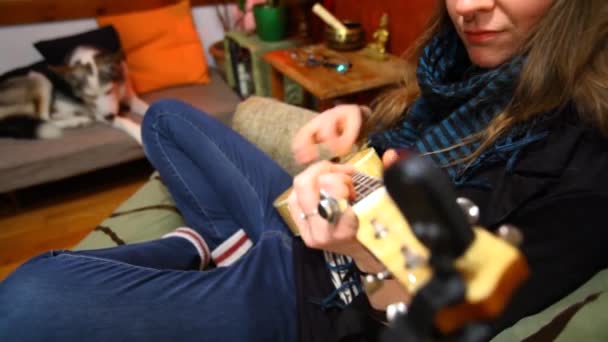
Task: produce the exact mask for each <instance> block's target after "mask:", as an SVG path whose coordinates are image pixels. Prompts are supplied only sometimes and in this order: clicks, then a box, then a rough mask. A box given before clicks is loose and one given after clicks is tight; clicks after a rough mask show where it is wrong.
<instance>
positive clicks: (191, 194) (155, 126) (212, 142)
mask: <svg viewBox="0 0 608 342" xmlns="http://www.w3.org/2000/svg"><path fill="white" fill-rule="evenodd" d="M162 116H173V117H177V118H178V119H180V120H182V121H183V122H185V123H187V124H188V125H190V127H192V128H193V129H194V130H195V131H197V132H198V133H199V134H201V135H202V136H204V137H205V139H207V141H209V142H210V143H211V144H212V145H213V146H214V147H215V148H216V149H217V151H219V152H220V154H221V155H222V156H223V158H224V159H225V160H226V161H227V164H229V165H231V166H232V167H233V168H234V169H235V170H236V171H237V173H238V174H240V175H241V176H242V177H243V179H244V180H245V183H246V184H247V185H248V186H249V188H250V190H251V191H252V192H253V193H254V194H255V196H256V197H257V198H258V201H257V202H258V210H259V212H260V216H262V217H264V219H267V217H266V215H264V210H263V209H262V206H261V203H262V201H261V199H260V196H259V194H258V192H257V191H256V190H255V187H254V186H253V185H252V184H251V182H250V179H249V177H247V175H245V174H244V173H243V172H242V171H241V169H239V168H238V167H237V166H236V165H234V163H233V162H232V161H231V160H230V158H228V157H227V156H226V153H225V152H224V151H223V150H222V148H221V147H220V146H219V145H218V144H216V143H215V141H214V140H213V139H211V138H210V137H209V136H208V135H207V134H206V133H205V132H204V131H203V130H201V129H200V128H199V127H197V126H196V125H195V124H193V123H192V121H190V120H188V119H187V118H185V117H183V116H182V115H180V114H179V113H173V112H169V111H167V110H160V111H158V115H157V118H156V121H155V122H154V125H153V127H154V130H155V133H156V143H157V146H158V147H159V148H160V149H161V150H162V153H163V156H164V157H165V159H166V160H168V161H169V163H170V164H171V168H172V170H173V172H174V173H175V174H178V173H177V168H176V167H175V165H174V164H173V162H171V160H170V159H169V157H168V155H167V153H166V152H165V150H164V149H162V144H161V143H160V140H159V139H158V136H159V134H160V130H159V129H158V122H159V120H160V118H161V117H162ZM179 179H180V182H181V183H182V184H183V185H184V186H185V187H186V189H187V190H188V193H189V194H190V196H191V197H192V198H194V200H195V203H196V205H197V207H198V209H199V210H200V212H201V213H202V214H204V215H206V214H205V212H204V209H203V208H202V207H201V205H200V204H199V203H198V201H196V197H194V195H193V192H192V190H190V188H189V187H188V185H187V184H186V182H184V180H183V178H182V177H181V175H179ZM209 221H211V220H209ZM213 229H214V231H215V232H216V234H218V235H219V232H218V231H217V229H216V227H213Z"/></svg>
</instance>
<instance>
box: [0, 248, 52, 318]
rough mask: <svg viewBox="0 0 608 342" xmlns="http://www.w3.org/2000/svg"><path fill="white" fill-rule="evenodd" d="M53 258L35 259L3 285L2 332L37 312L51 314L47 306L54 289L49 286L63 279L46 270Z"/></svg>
mask: <svg viewBox="0 0 608 342" xmlns="http://www.w3.org/2000/svg"><path fill="white" fill-rule="evenodd" d="M52 257H53V253H52V252H49V253H44V254H41V255H39V256H37V257H34V258H32V259H30V260H29V261H27V262H26V263H25V264H23V265H21V266H20V267H19V268H17V269H16V270H15V271H14V272H13V273H12V274H10V275H9V276H8V277H7V278H6V279H5V280H4V281H2V282H0V317H2V319H1V320H0V321H2V323H0V326H1V327H2V328H0V330H3V328H5V327H4V325H5V324H8V325H10V322H11V321H12V322H19V320H21V319H28V317H31V315H33V314H34V313H44V312H48V310H45V308H44V306H45V305H44V303H45V302H47V303H48V298H49V295H50V294H49V293H48V291H49V290H50V289H51V288H54V287H49V286H48V284H49V280H50V279H49V277H61V276H60V275H57V274H56V273H54V272H49V270H47V269H46V267H45V264H47V262H46V261H48V260H49V258H52ZM55 295H57V296H60V295H61V294H60V293H57V294H55Z"/></svg>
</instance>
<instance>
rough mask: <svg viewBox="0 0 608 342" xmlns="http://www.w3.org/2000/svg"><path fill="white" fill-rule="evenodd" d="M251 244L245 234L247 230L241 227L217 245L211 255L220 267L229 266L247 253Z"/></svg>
mask: <svg viewBox="0 0 608 342" xmlns="http://www.w3.org/2000/svg"><path fill="white" fill-rule="evenodd" d="M251 246H253V243H252V242H251V240H250V239H249V237H248V236H247V234H245V231H244V230H243V229H240V230H238V231H237V232H236V233H234V234H233V235H232V236H231V237H229V238H228V239H226V241H224V242H222V244H220V245H219V246H217V247H216V248H215V249H214V250H213V252H211V257H212V258H213V261H214V262H215V264H216V265H217V266H218V267H225V266H229V265H231V264H232V263H234V262H235V261H237V260H238V259H239V258H240V257H242V256H243V255H245V253H247V251H248V250H249V249H250V248H251Z"/></svg>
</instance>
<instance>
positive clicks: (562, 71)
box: [364, 0, 608, 162]
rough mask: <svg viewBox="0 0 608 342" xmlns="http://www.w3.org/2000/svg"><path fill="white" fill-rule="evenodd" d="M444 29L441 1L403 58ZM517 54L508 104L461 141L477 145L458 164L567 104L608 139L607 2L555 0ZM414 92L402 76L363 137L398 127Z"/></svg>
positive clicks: (410, 78) (409, 78)
mask: <svg viewBox="0 0 608 342" xmlns="http://www.w3.org/2000/svg"><path fill="white" fill-rule="evenodd" d="M444 25H452V22H451V20H450V18H449V16H448V13H447V10H446V7H445V0H440V1H438V5H437V8H436V11H435V13H434V15H433V16H432V17H431V20H430V23H429V25H428V28H427V29H426V30H425V32H424V33H423V35H422V36H421V37H420V39H419V40H418V42H417V43H416V44H415V46H414V47H413V48H412V49H411V50H410V51H413V53H412V52H411V53H409V55H406V57H414V58H415V60H417V57H418V56H420V54H421V52H422V49H423V48H424V46H425V45H426V44H427V43H428V42H429V40H430V39H431V38H432V37H433V36H434V35H435V34H437V33H438V32H439V30H440V29H441V28H442V27H444ZM520 54H522V55H526V56H527V58H526V63H525V65H524V66H523V69H522V72H521V74H520V77H519V79H518V83H517V85H516V88H515V91H514V94H513V97H512V99H511V102H510V103H509V104H508V105H507V106H506V108H504V109H503V111H502V112H501V113H498V115H496V117H495V118H494V119H493V120H492V122H491V123H490V124H489V125H488V126H487V127H486V128H485V129H484V130H483V131H480V132H477V133H476V134H474V135H473V136H471V137H469V138H467V139H465V143H470V142H472V141H476V140H478V141H481V145H480V147H479V148H478V149H477V151H475V152H474V153H473V154H471V155H470V156H468V157H466V158H464V159H463V160H462V161H465V162H470V161H472V160H474V159H475V158H477V157H478V156H479V155H480V154H481V153H482V152H483V151H484V150H485V149H487V148H489V147H491V146H492V144H493V143H494V142H495V141H496V139H498V138H499V137H500V136H501V135H502V134H504V133H506V132H508V131H509V129H510V128H511V127H513V125H515V124H517V123H520V122H524V121H526V120H529V119H531V118H533V117H534V116H537V115H540V114H542V113H545V112H547V111H551V110H556V109H559V108H562V107H564V106H566V105H568V104H572V105H574V106H575V108H576V110H577V111H578V113H579V115H580V116H581V119H583V120H588V121H589V122H591V123H592V124H593V125H595V126H596V127H597V128H598V129H599V130H600V131H601V132H603V133H604V134H605V135H608V2H607V1H606V0H583V1H572V0H555V2H554V3H553V4H552V5H551V8H550V9H549V10H548V11H547V13H546V15H545V16H544V18H542V19H541V20H540V21H539V23H538V24H537V26H536V28H535V30H534V31H533V32H532V33H531V34H530V36H529V37H528V39H527V41H526V42H524V44H522V46H521V51H520ZM415 60H414V61H415ZM419 93H420V91H419V89H418V87H417V84H416V79H415V74H414V73H413V72H412V73H411V74H409V75H405V77H404V80H403V83H402V84H401V85H400V86H399V87H397V88H394V89H392V90H388V91H386V92H385V93H384V94H382V95H381V96H380V97H378V98H377V99H376V101H374V103H373V104H372V107H373V114H372V115H371V117H370V118H369V119H368V120H367V122H366V125H365V128H364V131H365V132H364V134H369V133H371V132H375V131H378V130H381V129H385V128H387V127H390V126H392V125H394V124H395V123H397V122H398V121H399V120H400V119H401V118H402V117H403V115H406V114H407V112H408V109H409V107H410V105H411V104H412V103H413V101H415V99H416V98H417V97H418V96H419ZM404 113H405V114H404Z"/></svg>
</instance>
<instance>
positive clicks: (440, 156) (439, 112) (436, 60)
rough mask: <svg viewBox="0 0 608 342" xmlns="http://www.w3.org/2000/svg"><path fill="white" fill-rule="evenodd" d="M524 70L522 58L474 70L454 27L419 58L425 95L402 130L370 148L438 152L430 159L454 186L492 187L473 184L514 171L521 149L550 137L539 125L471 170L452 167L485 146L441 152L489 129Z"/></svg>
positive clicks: (514, 135) (524, 127)
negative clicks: (502, 167) (499, 169)
mask: <svg viewBox="0 0 608 342" xmlns="http://www.w3.org/2000/svg"><path fill="white" fill-rule="evenodd" d="M521 66H522V58H520V57H517V58H514V59H512V60H511V61H510V62H508V63H505V64H503V65H501V66H498V67H496V68H494V69H481V68H477V67H474V66H473V65H472V64H471V62H470V60H469V58H468V55H467V52H466V49H465V47H464V45H463V44H462V42H461V40H460V39H459V38H458V36H457V34H456V32H455V30H454V28H453V27H451V25H450V27H449V28H447V29H445V30H443V32H442V33H441V34H439V35H437V36H436V37H434V38H433V39H432V40H431V41H430V43H429V44H428V45H427V46H426V47H425V48H424V50H423V53H422V56H421V57H420V59H419V62H418V69H417V79H418V84H419V86H420V91H421V96H420V97H419V98H418V99H417V100H416V101H415V102H414V103H413V104H412V106H411V107H410V108H409V112H408V115H407V116H406V117H405V119H404V120H402V121H401V122H400V123H399V124H398V125H397V126H395V127H394V128H392V129H390V130H388V131H384V132H381V133H378V134H374V135H372V136H370V145H371V146H373V147H374V148H376V150H377V151H378V152H379V153H383V152H384V151H385V150H387V149H389V148H410V149H415V150H417V151H418V152H420V153H427V152H435V153H432V154H430V157H431V158H432V159H433V160H434V161H435V163H436V164H438V165H439V166H441V167H443V168H444V169H445V170H446V172H447V173H448V175H449V176H450V178H451V179H452V182H453V183H454V185H456V186H462V185H465V184H466V185H477V186H482V187H486V186H487V185H486V184H482V183H477V184H476V183H475V182H473V181H471V180H470V178H471V175H472V174H473V173H474V172H475V170H478V169H479V168H481V167H483V166H487V165H489V164H494V163H497V162H500V161H506V162H507V166H506V167H507V170H512V168H513V165H514V164H515V162H516V160H517V157H518V155H519V153H520V151H521V149H522V148H523V147H525V146H527V145H529V144H531V143H533V142H535V141H538V140H542V139H544V138H545V137H546V136H547V135H548V133H547V132H533V131H534V130H532V129H531V128H532V126H533V125H534V123H533V122H532V123H524V124H519V125H516V126H515V127H514V128H512V129H511V130H510V131H509V132H508V133H507V134H506V135H504V136H502V137H500V138H499V139H498V140H497V141H496V142H495V143H494V144H493V146H492V147H490V148H489V149H487V150H485V151H484V152H483V153H482V154H481V155H480V156H479V158H477V159H476V160H475V161H474V162H473V163H471V164H470V165H468V166H467V165H463V163H459V164H456V165H453V164H452V165H449V164H450V163H452V162H453V161H456V160H460V159H462V158H463V157H466V156H468V155H470V154H471V153H473V152H474V151H475V150H476V149H477V148H478V147H479V145H480V142H479V141H475V142H472V143H469V144H468V145H461V146H459V147H457V148H453V149H450V150H448V151H444V152H440V151H441V150H443V149H446V148H449V147H451V146H454V145H456V144H458V143H460V142H461V141H462V140H463V139H464V138H466V137H469V136H471V135H472V134H474V133H476V132H480V131H481V130H483V129H484V128H485V127H487V125H488V124H489V123H490V121H491V120H492V119H493V118H494V117H495V115H497V114H498V113H499V112H500V111H501V110H503V109H504V108H505V106H507V105H508V103H509V101H510V99H511V97H512V95H513V90H514V86H515V83H516V80H517V77H518V75H519V73H520V71H521Z"/></svg>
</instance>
